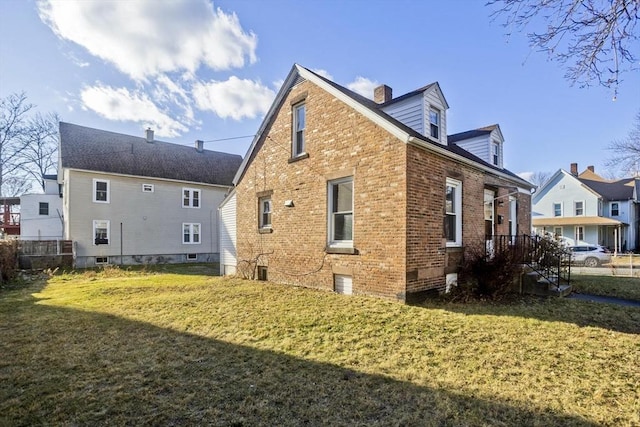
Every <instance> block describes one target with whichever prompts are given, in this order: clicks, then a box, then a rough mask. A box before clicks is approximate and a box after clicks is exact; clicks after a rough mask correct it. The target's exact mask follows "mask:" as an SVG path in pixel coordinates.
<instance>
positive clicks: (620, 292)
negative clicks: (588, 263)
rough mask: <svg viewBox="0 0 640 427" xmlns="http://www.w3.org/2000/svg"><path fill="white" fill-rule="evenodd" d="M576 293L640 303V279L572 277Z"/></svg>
mask: <svg viewBox="0 0 640 427" xmlns="http://www.w3.org/2000/svg"><path fill="white" fill-rule="evenodd" d="M571 284H572V285H573V288H574V290H575V292H578V293H582V294H591V295H602V296H608V297H616V298H624V299H630V300H635V301H640V279H638V278H635V277H616V276H578V275H573V276H571Z"/></svg>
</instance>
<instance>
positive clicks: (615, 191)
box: [578, 177, 635, 200]
mask: <svg viewBox="0 0 640 427" xmlns="http://www.w3.org/2000/svg"><path fill="white" fill-rule="evenodd" d="M578 180H579V181H580V182H582V183H583V184H584V185H586V186H587V187H589V188H591V189H592V190H593V191H595V192H596V193H598V194H600V195H601V196H602V197H603V198H604V199H605V200H629V199H632V198H633V190H634V185H635V180H634V179H633V178H624V179H621V180H618V181H612V182H602V181H592V180H589V179H584V178H580V177H578Z"/></svg>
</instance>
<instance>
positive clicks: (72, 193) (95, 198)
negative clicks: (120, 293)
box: [59, 123, 242, 267]
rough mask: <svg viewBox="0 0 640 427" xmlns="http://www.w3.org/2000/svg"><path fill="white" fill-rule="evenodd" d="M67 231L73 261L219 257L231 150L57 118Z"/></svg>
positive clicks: (233, 163) (236, 159)
mask: <svg viewBox="0 0 640 427" xmlns="http://www.w3.org/2000/svg"><path fill="white" fill-rule="evenodd" d="M59 151H60V156H61V159H60V172H59V174H60V177H61V181H62V183H63V212H64V224H65V227H64V237H65V239H68V240H73V241H74V243H75V245H76V259H75V265H76V266H77V267H91V266H95V265H100V264H149V263H175V262H190V261H193V262H218V261H219V245H218V243H219V236H218V230H219V226H218V223H217V218H218V206H219V205H220V203H221V202H222V200H223V199H224V195H225V194H226V193H227V192H228V191H229V188H230V184H231V180H232V178H233V175H234V173H235V171H236V170H237V168H238V166H239V165H240V162H241V160H242V159H241V157H240V156H237V155H232V154H226V153H219V152H214V151H209V150H204V149H203V147H202V143H201V142H200V141H197V144H196V147H195V148H191V147H186V146H182V145H176V144H169V143H166V142H161V141H157V140H155V139H153V134H152V132H150V131H148V134H147V138H141V137H134V136H129V135H122V134H117V133H112V132H107V131H102V130H97V129H91V128H86V127H82V126H77V125H73V124H69V123H60V150H59Z"/></svg>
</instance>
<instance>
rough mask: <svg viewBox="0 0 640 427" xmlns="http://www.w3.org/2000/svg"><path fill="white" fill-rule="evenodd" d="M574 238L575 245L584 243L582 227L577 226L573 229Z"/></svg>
mask: <svg viewBox="0 0 640 427" xmlns="http://www.w3.org/2000/svg"><path fill="white" fill-rule="evenodd" d="M573 238H574V241H575V244H576V245H577V244H578V243H579V242H584V227H583V226H582V225H576V226H575V227H574V229H573Z"/></svg>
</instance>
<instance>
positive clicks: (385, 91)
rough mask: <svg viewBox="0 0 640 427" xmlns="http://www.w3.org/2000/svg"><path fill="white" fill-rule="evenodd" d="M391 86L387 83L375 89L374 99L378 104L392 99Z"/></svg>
mask: <svg viewBox="0 0 640 427" xmlns="http://www.w3.org/2000/svg"><path fill="white" fill-rule="evenodd" d="M391 92H392V90H391V88H390V87H389V86H387V85H380V86H378V87H377V88H375V89H374V90H373V100H374V102H375V103H376V104H384V103H385V102H387V101H391V99H392V95H391Z"/></svg>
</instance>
